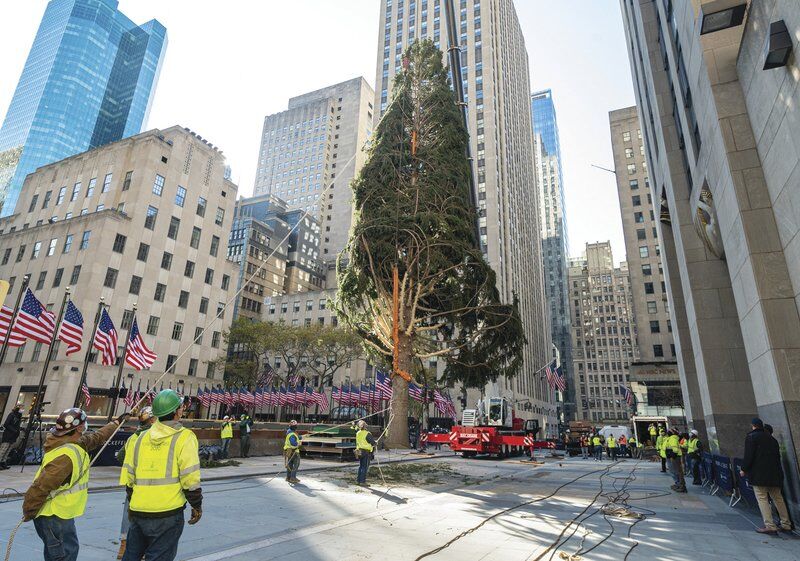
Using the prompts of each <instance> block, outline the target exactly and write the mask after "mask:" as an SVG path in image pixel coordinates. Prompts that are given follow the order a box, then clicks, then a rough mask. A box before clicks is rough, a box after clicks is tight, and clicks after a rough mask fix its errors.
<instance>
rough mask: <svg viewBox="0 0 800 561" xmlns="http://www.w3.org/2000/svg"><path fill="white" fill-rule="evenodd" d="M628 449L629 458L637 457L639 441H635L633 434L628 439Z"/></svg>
mask: <svg viewBox="0 0 800 561" xmlns="http://www.w3.org/2000/svg"><path fill="white" fill-rule="evenodd" d="M628 450H630V453H631V458H634V459H638V458H639V443H638V442H637V441H636V437H635V436H632V437H630V438H629V439H628Z"/></svg>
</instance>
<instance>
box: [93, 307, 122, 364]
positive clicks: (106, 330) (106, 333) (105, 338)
mask: <svg viewBox="0 0 800 561" xmlns="http://www.w3.org/2000/svg"><path fill="white" fill-rule="evenodd" d="M117 345H118V339H117V330H116V329H114V323H113V322H112V321H111V317H110V316H109V315H108V311H107V310H105V308H104V309H103V312H102V313H101V314H100V323H99V324H98V325H97V331H96V332H95V334H94V345H93V346H94V348H95V349H97V350H98V351H100V353H101V355H100V356H101V361H102V364H103V365H104V366H113V365H114V364H116V362H117Z"/></svg>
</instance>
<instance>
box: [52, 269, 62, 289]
mask: <svg viewBox="0 0 800 561" xmlns="http://www.w3.org/2000/svg"><path fill="white" fill-rule="evenodd" d="M63 276H64V269H63V268H58V269H56V275H55V277H53V288H56V287H58V286H61V278H62V277H63Z"/></svg>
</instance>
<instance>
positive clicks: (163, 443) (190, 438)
mask: <svg viewBox="0 0 800 561" xmlns="http://www.w3.org/2000/svg"><path fill="white" fill-rule="evenodd" d="M152 436H153V429H152V428H151V429H150V430H148V431H147V432H146V433H144V434H142V435H141V436H140V437H139V438H138V439H136V443H135V444H134V445H133V454H132V457H131V458H128V459H129V460H130V463H129V462H128V461H126V465H125V466H124V467H125V469H126V470H127V471H128V473H129V476H130V477H129V483H128V485H130V486H132V487H133V496H132V497H131V503H130V509H131V510H132V511H135V512H168V511H170V510H176V509H179V508H183V506H184V505H185V504H186V497H185V496H184V494H183V490H184V489H186V490H187V491H191V490H194V489H197V488H198V487H200V458H199V455H198V444H197V437H196V436H195V435H194V433H193V432H192V431H190V430H188V429H185V428H181V429H179V430H178V431H177V432H176V433H175V434H173V435H171V436H170V437H168V438H159V439H158V440H157V441H156V442H155V443H154V442H153V438H152Z"/></svg>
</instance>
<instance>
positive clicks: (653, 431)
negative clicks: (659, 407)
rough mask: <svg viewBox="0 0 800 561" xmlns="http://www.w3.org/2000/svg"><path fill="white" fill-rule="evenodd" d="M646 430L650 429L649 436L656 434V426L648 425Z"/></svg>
mask: <svg viewBox="0 0 800 561" xmlns="http://www.w3.org/2000/svg"><path fill="white" fill-rule="evenodd" d="M647 430H648V431H650V436H655V435H656V427H650V428H649V429H647Z"/></svg>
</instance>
